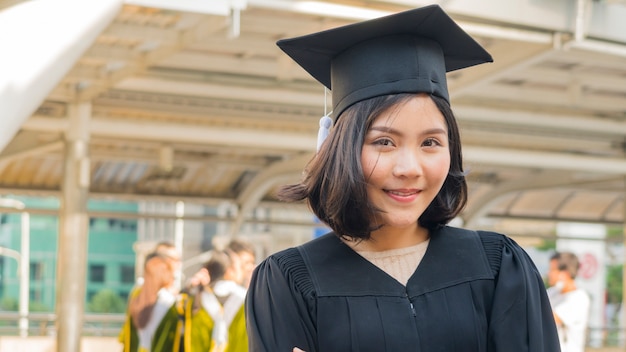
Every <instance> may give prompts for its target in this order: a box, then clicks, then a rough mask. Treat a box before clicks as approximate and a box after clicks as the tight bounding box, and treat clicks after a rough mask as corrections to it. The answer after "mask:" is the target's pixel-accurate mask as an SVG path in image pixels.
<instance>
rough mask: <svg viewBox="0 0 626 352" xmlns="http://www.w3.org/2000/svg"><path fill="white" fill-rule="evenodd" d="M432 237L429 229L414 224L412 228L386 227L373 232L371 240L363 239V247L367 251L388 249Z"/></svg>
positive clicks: (412, 244)
mask: <svg viewBox="0 0 626 352" xmlns="http://www.w3.org/2000/svg"><path fill="white" fill-rule="evenodd" d="M429 237H430V234H429V232H428V230H427V229H425V228H423V227H420V226H414V227H410V228H386V227H382V228H381V229H379V230H377V231H374V232H372V236H371V238H370V239H369V240H367V241H363V247H362V248H363V249H364V250H367V251H375V252H379V251H387V250H392V249H398V248H406V247H411V246H415V245H417V244H420V243H422V242H424V241H426V240H427V239H428V238H429Z"/></svg>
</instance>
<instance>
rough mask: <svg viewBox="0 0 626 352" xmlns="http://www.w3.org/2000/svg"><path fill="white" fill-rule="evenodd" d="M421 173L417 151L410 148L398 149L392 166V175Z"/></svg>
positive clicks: (409, 175) (410, 175)
mask: <svg viewBox="0 0 626 352" xmlns="http://www.w3.org/2000/svg"><path fill="white" fill-rule="evenodd" d="M421 174H422V164H421V158H420V155H419V151H417V150H413V149H412V148H402V149H400V150H398V152H397V154H396V159H395V165H394V167H393V175H394V176H396V177H407V178H409V177H417V176H420V175H421Z"/></svg>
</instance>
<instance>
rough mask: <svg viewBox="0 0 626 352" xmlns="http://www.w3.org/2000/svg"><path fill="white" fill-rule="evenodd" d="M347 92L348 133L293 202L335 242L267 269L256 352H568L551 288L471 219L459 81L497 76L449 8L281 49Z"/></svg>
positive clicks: (257, 277) (290, 254)
mask: <svg viewBox="0 0 626 352" xmlns="http://www.w3.org/2000/svg"><path fill="white" fill-rule="evenodd" d="M278 44H279V46H280V47H281V48H282V49H283V50H284V51H285V52H287V54H288V55H290V56H291V57H292V58H293V59H294V60H296V61H297V62H298V63H299V64H300V65H301V66H302V67H303V68H305V69H306V70H307V71H308V72H309V73H311V74H312V75H313V76H314V77H315V78H317V79H318V80H319V81H320V82H322V83H323V84H324V85H325V86H326V87H328V88H332V95H333V105H334V110H333V114H335V116H337V118H336V119H335V126H334V127H333V129H332V131H331V132H330V134H329V136H328V139H327V140H326V141H325V142H324V143H323V144H322V146H321V149H320V150H319V152H318V154H317V155H316V156H315V157H314V159H313V160H312V161H311V162H310V163H309V165H308V166H307V170H306V174H305V177H304V179H303V181H302V182H301V183H300V184H297V185H292V186H287V187H284V188H283V189H282V190H281V193H280V194H279V196H280V197H281V199H283V200H287V201H298V200H306V201H307V202H308V204H309V205H310V207H311V209H312V210H313V212H314V213H315V215H316V216H317V217H318V218H319V219H320V220H322V221H323V222H324V223H326V224H327V225H328V226H329V227H330V228H332V229H333V232H331V233H329V234H327V235H325V236H322V237H320V238H318V239H315V240H313V241H310V242H308V243H306V244H304V245H302V246H299V247H297V248H291V249H287V250H284V251H281V252H279V253H276V254H274V255H272V256H270V257H269V258H267V259H266V260H264V261H263V262H262V263H261V264H260V265H259V266H258V268H257V269H256V270H255V273H254V275H253V277H252V282H251V284H250V288H249V291H248V297H247V302H246V315H247V317H246V319H247V329H248V335H249V341H250V344H249V349H250V351H272V352H282V351H292V350H293V351H297V350H304V351H307V352H312V351H323V352H332V351H428V352H432V351H446V352H451V351H463V352H467V351H472V352H475V351H498V352H516V351H527V352H542V351H543V352H552V351H558V350H559V345H558V337H557V333H556V328H555V323H554V319H553V316H552V312H551V310H550V305H549V302H548V299H547V295H546V291H545V288H544V285H543V281H542V278H541V275H540V274H539V273H538V272H537V269H536V268H535V266H534V265H533V263H532V261H531V259H530V258H529V257H528V256H527V255H526V253H525V252H524V251H523V249H522V248H521V247H519V246H518V245H517V244H516V243H515V242H514V241H512V240H511V239H509V238H508V237H506V236H504V235H501V234H496V233H489V232H480V231H479V232H475V231H469V230H463V229H459V228H453V227H449V226H447V223H448V222H449V221H450V220H452V219H453V218H454V217H455V216H457V215H458V214H459V212H460V211H461V210H462V208H463V207H464V205H465V203H466V199H467V185H466V182H465V173H464V171H463V164H462V154H461V144H460V138H459V131H458V126H457V123H456V120H455V117H454V115H453V113H452V111H451V109H450V104H449V97H448V91H447V86H446V81H445V74H446V72H447V71H451V70H454V69H459V68H463V67H467V66H472V65H475V64H479V63H483V62H488V61H491V57H490V56H489V54H488V53H487V52H486V51H484V49H483V48H482V47H480V45H478V44H477V43H476V42H475V41H474V40H473V39H472V38H471V37H469V36H468V35H467V34H466V33H465V32H463V31H462V30H461V29H460V28H459V27H458V26H457V25H456V24H455V23H454V22H453V21H452V20H451V19H450V18H449V17H448V16H447V15H446V14H445V13H444V12H443V11H442V10H441V8H439V7H438V6H428V7H424V8H420V9H415V10H411V11H406V12H403V13H399V14H396V15H392V16H388V17H384V18H380V19H376V20H371V21H366V22H361V23H357V24H354V25H350V26H345V27H340V28H337V29H332V30H329V31H325V32H320V33H315V34H312V35H309V36H304V37H299V38H294V39H288V40H285V41H280V42H279V43H278Z"/></svg>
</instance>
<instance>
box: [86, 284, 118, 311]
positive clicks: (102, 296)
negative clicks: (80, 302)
mask: <svg viewBox="0 0 626 352" xmlns="http://www.w3.org/2000/svg"><path fill="white" fill-rule="evenodd" d="M125 309H126V302H125V301H124V300H123V299H122V297H120V296H119V295H118V294H117V293H116V292H115V291H113V290H111V289H104V290H101V291H99V292H98V293H96V294H95V295H94V296H93V298H92V299H91V301H90V302H89V303H88V304H87V310H88V311H90V312H92V313H123V312H124V310H125Z"/></svg>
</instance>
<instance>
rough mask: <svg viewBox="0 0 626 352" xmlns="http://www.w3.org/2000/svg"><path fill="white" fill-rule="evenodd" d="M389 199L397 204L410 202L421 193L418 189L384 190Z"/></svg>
mask: <svg viewBox="0 0 626 352" xmlns="http://www.w3.org/2000/svg"><path fill="white" fill-rule="evenodd" d="M384 191H385V193H387V194H388V195H389V196H390V197H391V198H393V199H395V200H397V201H399V202H410V201H413V200H414V199H415V198H417V195H418V194H419V193H420V192H421V190H419V189H396V190H388V189H386V190H384Z"/></svg>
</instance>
